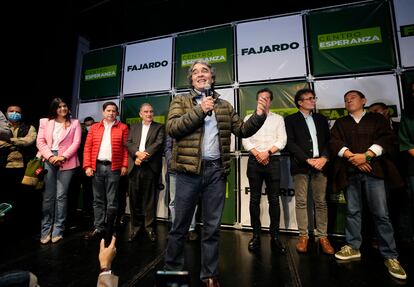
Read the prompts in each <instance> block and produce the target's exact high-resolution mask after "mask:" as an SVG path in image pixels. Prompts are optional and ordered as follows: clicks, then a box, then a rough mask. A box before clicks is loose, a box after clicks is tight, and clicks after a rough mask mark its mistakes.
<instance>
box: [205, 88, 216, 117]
mask: <svg viewBox="0 0 414 287" xmlns="http://www.w3.org/2000/svg"><path fill="white" fill-rule="evenodd" d="M211 92H213V90H212V89H211V86H210V84H208V83H207V84H206V85H205V86H204V93H205V94H206V97H208V96H211ZM213 96H214V92H213ZM212 114H213V111H208V112H207V116H210V117H211V115H212Z"/></svg>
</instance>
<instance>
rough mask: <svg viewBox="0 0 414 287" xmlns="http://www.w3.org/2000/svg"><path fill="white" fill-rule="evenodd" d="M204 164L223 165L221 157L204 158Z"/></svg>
mask: <svg viewBox="0 0 414 287" xmlns="http://www.w3.org/2000/svg"><path fill="white" fill-rule="evenodd" d="M202 164H203V166H221V164H222V162H221V159H220V158H219V159H213V160H207V159H203V161H202Z"/></svg>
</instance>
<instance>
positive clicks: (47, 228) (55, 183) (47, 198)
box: [41, 161, 75, 238]
mask: <svg viewBox="0 0 414 287" xmlns="http://www.w3.org/2000/svg"><path fill="white" fill-rule="evenodd" d="M45 169H46V170H47V173H46V175H45V177H44V181H45V190H44V191H43V203H42V214H43V215H42V228H41V237H42V238H44V237H46V236H48V235H49V234H52V237H55V236H63V231H64V230H65V221H66V215H67V206H68V200H67V199H68V189H69V183H70V181H71V179H72V176H73V174H74V173H75V169H70V170H64V171H61V170H60V169H59V167H55V166H54V165H52V164H51V163H49V162H48V161H45Z"/></svg>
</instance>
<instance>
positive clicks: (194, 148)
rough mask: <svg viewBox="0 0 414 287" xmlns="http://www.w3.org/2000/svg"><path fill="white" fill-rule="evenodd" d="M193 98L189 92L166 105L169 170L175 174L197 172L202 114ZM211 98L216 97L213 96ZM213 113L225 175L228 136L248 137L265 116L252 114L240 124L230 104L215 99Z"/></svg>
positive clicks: (228, 145)
mask: <svg viewBox="0 0 414 287" xmlns="http://www.w3.org/2000/svg"><path fill="white" fill-rule="evenodd" d="M196 96H197V93H196V92H195V91H194V90H191V91H190V92H189V93H187V94H184V95H178V96H175V97H174V98H173V100H172V102H171V104H170V110H169V113H168V120H167V125H166V128H167V133H168V134H169V135H170V136H171V137H172V138H174V139H175V143H174V145H173V155H172V161H171V169H172V170H175V171H177V172H189V173H195V174H200V172H201V144H202V142H203V134H204V128H203V127H204V118H205V114H204V113H203V110H202V109H201V106H200V105H198V104H197V102H196V100H195V97H196ZM215 96H216V97H218V96H219V95H218V94H216V93H215ZM214 112H215V115H216V119H217V127H218V129H219V140H220V146H221V159H222V162H223V166H224V168H225V170H226V173H229V172H230V135H231V133H233V134H235V135H236V136H238V137H250V136H252V135H253V134H255V133H256V132H257V130H259V129H260V127H261V126H262V125H263V123H264V121H265V120H266V116H265V115H263V116H258V115H257V114H256V113H255V114H253V116H251V117H250V119H249V120H248V121H247V122H243V120H242V119H240V117H239V116H238V115H237V113H236V112H235V111H234V109H233V107H232V106H231V104H230V103H229V102H227V101H225V100H223V99H220V98H217V99H216V102H215V105H214Z"/></svg>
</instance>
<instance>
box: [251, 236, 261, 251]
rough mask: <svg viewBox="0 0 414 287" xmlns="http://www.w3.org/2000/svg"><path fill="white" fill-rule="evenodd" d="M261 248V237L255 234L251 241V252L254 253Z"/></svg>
mask: <svg viewBox="0 0 414 287" xmlns="http://www.w3.org/2000/svg"><path fill="white" fill-rule="evenodd" d="M259 248H260V235H259V234H253V237H252V239H250V241H249V250H250V251H253V250H256V249H259Z"/></svg>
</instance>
